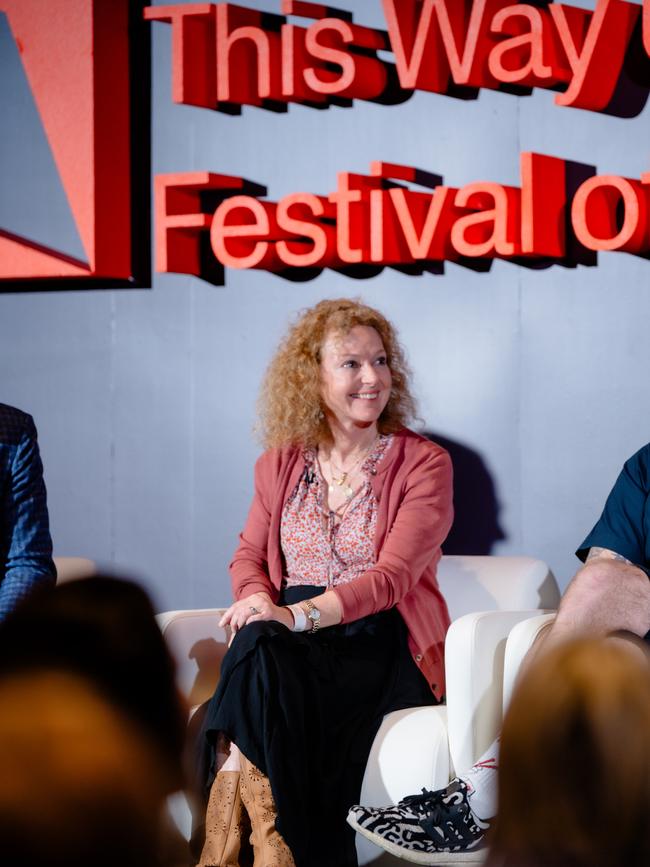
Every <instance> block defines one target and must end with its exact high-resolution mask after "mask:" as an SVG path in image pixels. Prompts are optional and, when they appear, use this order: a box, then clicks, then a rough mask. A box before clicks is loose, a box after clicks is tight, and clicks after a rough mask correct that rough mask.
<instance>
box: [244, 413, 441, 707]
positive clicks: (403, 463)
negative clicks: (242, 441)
mask: <svg viewBox="0 0 650 867" xmlns="http://www.w3.org/2000/svg"><path fill="white" fill-rule="evenodd" d="M305 469H306V468H305V461H304V458H303V455H302V449H300V448H297V447H293V446H288V447H285V448H277V449H270V450H269V451H267V452H264V454H263V455H262V456H261V457H260V458H259V459H258V461H257V463H256V465H255V493H254V497H253V502H252V505H251V508H250V512H249V514H248V519H247V521H246V526H245V527H244V530H243V532H242V533H241V535H240V537H239V547H238V548H237V551H236V552H235V555H234V558H233V561H232V563H231V564H230V574H231V578H232V586H233V593H234V596H235V599H237V600H239V599H244V598H245V597H247V596H250V595H251V594H252V593H258V592H260V591H261V592H265V593H269V594H270V596H271V598H272V599H273V601H274V602H277V599H278V596H279V594H280V589H281V587H282V579H283V576H284V575H285V569H284V560H283V556H282V550H281V547H280V521H281V518H282V510H283V508H284V504H285V502H286V500H287V498H288V496H289V495H290V494H291V493H292V491H293V490H294V488H295V486H296V484H297V483H298V480H299V479H300V476H301V474H302V473H304V472H305ZM371 484H372V488H373V491H374V494H375V496H376V498H377V502H378V509H377V526H376V530H375V540H374V542H375V556H376V563H375V565H374V567H373V568H372V569H369V570H368V571H367V572H364V573H363V575H360V576H359V577H358V578H355V579H354V580H353V581H350V582H349V583H348V584H342V585H339V586H336V587H332V588H331V589H332V590H333V592H334V593H336V595H337V596H338V598H339V601H340V603H341V609H342V612H343V620H342V622H343V623H348V622H350V621H352V620H358V619H359V618H361V617H365V616H366V615H368V614H375V613H376V612H378V611H384V610H386V609H388V608H392V607H393V606H397V609H398V611H399V612H400V614H401V616H402V618H403V620H404V623H405V624H406V628H407V630H408V641H409V649H410V651H411V653H412V655H413V659H414V660H415V663H416V664H417V666H418V667H419V668H420V670H421V671H422V673H423V674H424V676H425V677H426V679H427V683H429V685H430V686H431V689H432V691H433V693H434V695H435V696H436V697H437V698H438V699H441V698H442V697H443V695H444V656H443V653H444V641H445V635H446V632H447V628H448V626H449V613H448V611H447V605H446V603H445V600H444V598H443V596H442V594H441V592H440V589H439V587H438V582H437V579H436V567H437V564H438V561H439V560H440V556H441V550H440V546H441V544H442V542H443V541H444V539H445V537H446V535H447V533H448V532H449V528H450V527H451V522H452V517H453V507H452V469H451V460H450V458H449V455H448V454H447V452H446V451H445V450H444V449H443V448H441V447H440V446H438V445H436V444H435V443H432V442H430V441H429V440H427V439H424V437H421V436H419V435H418V434H416V433H413V431H410V430H407V429H406V428H403V429H402V430H401V431H399V432H398V433H396V434H394V438H393V442H392V444H391V447H390V448H389V450H388V451H387V453H386V455H385V457H384V458H383V460H382V461H381V462H380V463H379V465H378V466H377V468H376V471H375V474H374V475H373V476H371Z"/></svg>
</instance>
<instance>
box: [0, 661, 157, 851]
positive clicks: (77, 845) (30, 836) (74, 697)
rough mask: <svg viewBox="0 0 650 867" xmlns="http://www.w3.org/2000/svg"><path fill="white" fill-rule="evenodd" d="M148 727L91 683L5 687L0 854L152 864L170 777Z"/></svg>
mask: <svg viewBox="0 0 650 867" xmlns="http://www.w3.org/2000/svg"><path fill="white" fill-rule="evenodd" d="M158 767H159V762H158V761H157V753H156V752H155V751H154V750H152V749H151V748H150V746H149V744H148V743H147V740H146V739H145V737H144V735H143V732H142V730H141V729H140V728H139V727H137V726H136V725H135V724H133V723H132V722H131V721H130V720H127V718H126V717H124V716H123V715H122V714H121V713H120V712H119V711H118V710H116V709H115V708H114V707H113V706H111V705H110V704H109V703H108V702H107V701H106V699H104V698H103V697H102V696H101V695H100V694H99V692H97V691H96V690H95V689H94V688H93V687H92V686H91V685H90V683H89V682H87V681H86V680H85V679H83V678H80V677H78V676H75V675H71V674H66V673H63V672H59V671H31V672H21V673H17V674H15V675H11V676H8V677H6V678H4V679H3V680H2V681H1V682H0V852H1V853H2V862H3V863H4V864H10V865H11V867H89V865H93V867H115V865H118V864H119V865H120V867H156V865H158V864H159V863H160V859H159V856H160V850H161V809H162V804H163V800H164V793H165V791H166V779H162V778H161V775H160V774H159V770H158Z"/></svg>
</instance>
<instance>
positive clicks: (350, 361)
mask: <svg viewBox="0 0 650 867" xmlns="http://www.w3.org/2000/svg"><path fill="white" fill-rule="evenodd" d="M356 366H357V362H356V361H354V360H353V359H352V358H350V359H348V361H344V362H343V367H356Z"/></svg>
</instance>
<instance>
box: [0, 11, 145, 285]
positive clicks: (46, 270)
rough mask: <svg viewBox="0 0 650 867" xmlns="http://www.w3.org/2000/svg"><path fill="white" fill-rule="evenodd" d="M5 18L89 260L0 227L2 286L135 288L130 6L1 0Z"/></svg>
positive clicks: (0, 277) (0, 278) (0, 275)
mask: <svg viewBox="0 0 650 867" xmlns="http://www.w3.org/2000/svg"><path fill="white" fill-rule="evenodd" d="M0 12H4V13H5V14H6V16H7V20H8V23H9V26H10V28H11V32H12V34H13V37H14V39H15V41H16V44H17V46H18V48H19V51H20V57H21V59H22V63H23V65H24V70H25V73H26V76H27V80H28V82H29V86H30V88H31V91H32V94H33V97H34V101H35V103H36V107H37V109H38V112H39V114H40V117H41V121H42V123H43V127H44V130H45V133H46V136H47V139H48V141H49V144H50V147H51V150H52V155H53V158H54V162H55V164H56V167H57V170H58V172H59V174H60V178H61V182H62V186H63V188H64V190H65V193H66V195H67V198H68V201H69V204H70V209H71V212H72V215H73V217H74V220H75V223H76V225H77V229H78V232H79V236H80V239H81V242H82V244H83V248H84V252H85V254H86V255H85V259H84V261H78V260H75V259H73V258H71V257H70V256H68V255H66V254H65V253H63V252H61V251H58V250H54V249H50V248H48V247H45V246H43V245H40V244H38V243H35V242H33V241H31V240H28V239H25V238H21V237H18V236H16V235H15V234H12V233H11V232H9V231H7V230H6V229H2V228H0V280H2V281H8V280H11V281H15V280H18V281H33V280H40V279H41V278H45V279H46V280H50V281H52V280H53V279H54V278H59V279H61V278H63V279H65V280H73V281H80V280H82V281H83V280H88V279H89V278H91V279H96V280H98V281H99V280H101V281H102V282H103V283H104V284H105V283H106V282H107V281H117V282H129V281H130V280H131V279H132V277H133V256H132V249H131V156H130V147H131V136H130V115H129V111H130V105H129V90H130V85H129V0H47V3H44V2H43V0H0ZM9 121H10V119H8V118H5V119H4V123H5V124H7V123H8V122H9ZM5 134H6V127H5ZM0 285H1V284H0ZM43 285H48V283H47V282H45V283H44V284H43ZM49 285H57V284H56V283H53V284H49Z"/></svg>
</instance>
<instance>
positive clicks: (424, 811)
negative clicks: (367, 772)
mask: <svg viewBox="0 0 650 867" xmlns="http://www.w3.org/2000/svg"><path fill="white" fill-rule="evenodd" d="M348 824H349V825H351V826H352V827H353V828H354V829H355V830H357V831H358V832H359V833H360V834H363V836H364V837H367V838H368V840H371V841H372V842H373V843H375V844H376V845H377V846H380V847H381V848H382V849H385V850H386V851H387V852H390V853H391V855H396V856H397V857H398V858H404V859H405V860H406V861H413V862H414V863H415V864H435V863H436V861H437V860H438V858H436V857H435V856H436V855H437V854H438V853H440V852H463V851H466V850H468V849H476V848H478V847H479V845H480V844H481V841H482V840H483V836H484V834H485V832H486V830H487V829H488V828H489V823H488V822H484V821H482V820H481V819H478V818H477V817H476V816H474V814H473V813H472V811H471V809H470V806H469V802H468V800H467V784H466V783H465V782H463V780H460V779H455V780H452V782H451V783H450V784H449V785H448V786H447V787H446V788H445V789H438V791H436V792H429V791H427V790H426V789H422V794H421V795H411V796H410V797H408V798H404V799H403V800H401V801H400V802H399V803H398V804H397V805H396V806H394V807H383V808H376V807H375V808H372V807H362V806H359V805H357V806H354V807H352V808H351V809H350V812H349V813H348Z"/></svg>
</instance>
